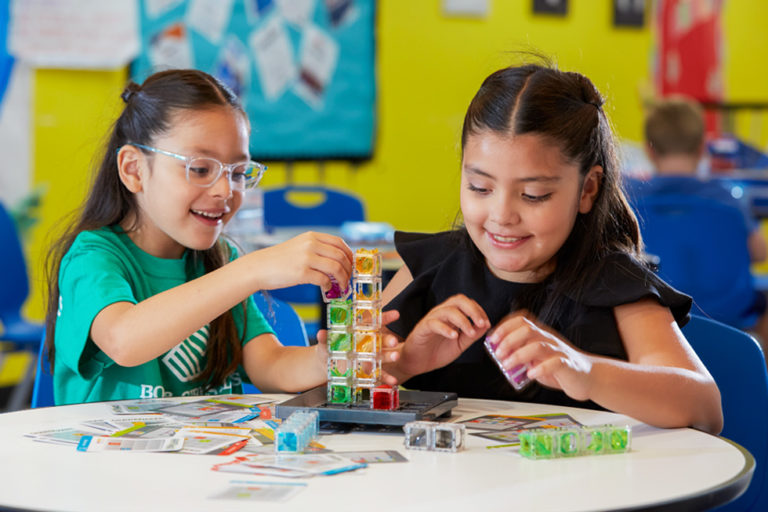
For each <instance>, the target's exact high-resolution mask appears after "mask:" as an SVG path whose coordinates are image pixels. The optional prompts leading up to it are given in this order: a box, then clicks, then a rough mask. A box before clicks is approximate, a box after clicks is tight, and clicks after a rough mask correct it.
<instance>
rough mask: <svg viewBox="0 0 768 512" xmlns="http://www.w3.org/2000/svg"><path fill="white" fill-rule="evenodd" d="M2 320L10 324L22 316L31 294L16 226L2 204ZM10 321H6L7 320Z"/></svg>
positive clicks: (0, 234) (0, 314)
mask: <svg viewBox="0 0 768 512" xmlns="http://www.w3.org/2000/svg"><path fill="white" fill-rule="evenodd" d="M0 248H2V250H0V268H2V269H3V270H2V283H0V284H1V286H0V320H3V321H4V323H5V322H10V321H11V320H16V319H17V318H19V316H20V311H21V306H22V305H23V304H24V301H25V300H26V299H27V295H28V294H29V278H28V276H27V265H26V263H25V261H24V253H23V251H22V248H21V240H20V239H19V235H18V232H17V231H16V225H15V224H14V222H13V218H11V216H10V214H9V213H8V211H7V210H6V209H5V208H4V207H3V205H2V203H0ZM6 318H7V319H8V320H5V319H6Z"/></svg>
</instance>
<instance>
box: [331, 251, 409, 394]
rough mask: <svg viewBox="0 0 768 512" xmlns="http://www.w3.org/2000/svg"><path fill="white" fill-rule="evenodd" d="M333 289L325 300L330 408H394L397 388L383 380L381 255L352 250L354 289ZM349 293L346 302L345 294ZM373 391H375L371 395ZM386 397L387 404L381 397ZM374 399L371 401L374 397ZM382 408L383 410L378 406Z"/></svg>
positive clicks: (377, 252)
mask: <svg viewBox="0 0 768 512" xmlns="http://www.w3.org/2000/svg"><path fill="white" fill-rule="evenodd" d="M340 288H341V287H339V286H337V287H335V288H332V290H330V291H329V292H330V293H331V296H335V298H332V297H329V296H328V294H326V298H327V299H328V397H327V401H328V403H330V404H355V405H370V406H371V407H373V406H374V405H380V404H385V403H386V404H387V405H388V407H386V408H391V409H395V408H397V402H398V401H397V398H396V397H394V398H393V397H392V393H394V394H397V389H394V390H392V388H389V390H390V391H384V389H383V387H382V386H380V381H381V354H382V347H381V345H382V337H381V255H380V254H379V251H378V250H377V249H373V250H367V249H358V250H357V251H355V265H354V271H353V274H352V286H351V287H348V288H347V289H346V290H344V291H341V289H340ZM350 294H351V295H352V298H351V299H350V298H349V296H350ZM374 389H375V392H373V391H374ZM372 392H373V393H372ZM381 393H387V394H388V398H389V400H387V399H386V398H384V397H383V396H381V395H380V394H381ZM373 395H375V396H376V397H377V399H376V400H372V396H373ZM376 408H383V407H376Z"/></svg>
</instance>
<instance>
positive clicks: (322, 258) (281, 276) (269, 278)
mask: <svg viewBox="0 0 768 512" xmlns="http://www.w3.org/2000/svg"><path fill="white" fill-rule="evenodd" d="M247 256H248V257H249V258H251V261H253V262H254V263H253V265H254V268H255V269H256V271H257V272H258V276H259V277H258V285H259V286H258V289H260V290H274V289H275V288H286V287H288V286H294V285H297V284H308V283H309V284H315V285H317V286H319V287H320V288H322V289H323V291H326V290H329V289H330V288H331V276H333V278H334V279H336V281H337V282H339V283H348V282H349V279H350V277H351V276H352V265H353V264H354V255H353V254H352V250H351V249H350V248H349V246H348V245H347V244H346V243H345V242H344V240H342V239H341V238H339V237H337V236H333V235H329V234H327V233H316V232H313V231H308V232H306V233H302V234H301V235H298V236H296V237H294V238H291V239H290V240H287V241H285V242H283V243H281V244H278V245H274V246H272V247H267V248H266V249H260V250H258V251H254V252H252V253H250V254H248V255H247Z"/></svg>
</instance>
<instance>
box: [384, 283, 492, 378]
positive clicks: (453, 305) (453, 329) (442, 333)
mask: <svg viewBox="0 0 768 512" xmlns="http://www.w3.org/2000/svg"><path fill="white" fill-rule="evenodd" d="M490 326H491V323H490V321H489V320H488V315H486V313H485V311H484V310H483V308H482V307H480V305H479V304H478V303H477V302H475V301H474V300H472V299H470V298H469V297H467V296H466V295H462V294H458V295H454V296H453V297H450V298H449V299H447V300H446V301H444V302H443V303H441V304H438V305H437V306H435V307H434V308H432V310H431V311H430V312H429V313H427V315H426V316H425V317H424V318H422V319H421V320H420V321H419V323H418V324H416V326H415V327H414V328H413V330H412V331H411V333H410V334H409V335H408V338H407V339H406V340H405V342H404V343H403V344H402V346H401V349H400V357H399V358H398V361H397V363H396V367H397V371H396V372H394V371H393V372H392V373H393V374H397V376H398V378H399V380H407V379H408V378H410V377H412V376H414V375H418V374H421V373H424V372H428V371H431V370H434V369H437V368H442V367H443V366H445V365H447V364H448V363H451V362H452V361H454V360H455V359H456V358H457V357H459V356H460V355H461V353H462V352H464V351H465V350H466V349H467V348H468V347H469V346H470V345H471V344H472V343H474V342H475V341H477V339H478V338H480V336H482V335H483V334H484V333H485V332H486V331H487V330H488V328H489V327H490Z"/></svg>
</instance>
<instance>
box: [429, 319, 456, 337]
mask: <svg viewBox="0 0 768 512" xmlns="http://www.w3.org/2000/svg"><path fill="white" fill-rule="evenodd" d="M425 320H426V322H425V326H426V328H427V329H428V330H429V331H430V332H433V333H435V334H439V335H440V336H443V337H444V338H450V339H452V340H453V339H456V338H458V337H459V331H457V330H456V329H455V328H454V327H453V326H452V325H450V324H448V323H446V322H443V321H442V320H441V319H439V318H426V319H425Z"/></svg>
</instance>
